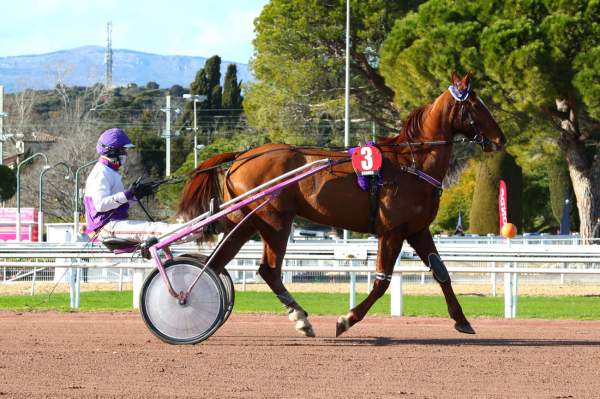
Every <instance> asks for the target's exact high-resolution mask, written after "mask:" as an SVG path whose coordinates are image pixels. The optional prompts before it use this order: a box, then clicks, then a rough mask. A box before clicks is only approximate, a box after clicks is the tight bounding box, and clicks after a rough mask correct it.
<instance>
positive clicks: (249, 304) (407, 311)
mask: <svg viewBox="0 0 600 399" xmlns="http://www.w3.org/2000/svg"><path fill="white" fill-rule="evenodd" d="M365 296H366V295H365V294H358V295H357V297H356V300H357V303H358V302H360V301H361V300H362V299H363V298H365ZM294 297H295V298H296V300H297V301H298V302H299V303H300V304H302V306H303V307H304V308H305V309H306V310H307V311H308V312H309V313H310V314H313V315H341V314H344V313H346V312H347V311H348V303H349V298H348V294H342V293H310V292H300V293H296V294H294ZM458 300H459V302H460V303H461V305H462V307H463V310H464V312H465V315H467V317H477V316H483V317H499V318H501V317H503V316H504V298H503V297H490V296H479V295H458ZM69 301H70V300H69V294H67V293H54V294H52V295H50V296H48V294H39V295H35V296H22V295H9V296H0V309H1V310H13V311H43V310H58V311H69V310H70V309H69ZM80 311H86V312H94V311H133V310H132V292H131V291H123V292H119V291H93V292H82V293H81V308H80ZM234 312H238V313H274V314H277V313H281V314H283V308H282V306H281V304H280V303H279V301H278V300H277V299H276V298H275V296H274V295H273V294H272V293H270V292H256V291H247V292H241V291H239V292H236V301H235V307H234ZM369 314H371V315H375V314H377V315H389V314H390V297H389V295H385V297H384V298H381V299H380V300H379V301H378V302H377V303H376V304H375V306H373V308H372V309H371V311H370V312H369ZM404 315H406V316H438V317H448V312H447V310H446V303H445V301H444V297H443V296H441V295H439V296H437V295H435V296H434V295H405V296H404ZM517 315H518V317H520V318H541V319H600V296H560V297H543V296H520V297H519V302H518V307H517Z"/></svg>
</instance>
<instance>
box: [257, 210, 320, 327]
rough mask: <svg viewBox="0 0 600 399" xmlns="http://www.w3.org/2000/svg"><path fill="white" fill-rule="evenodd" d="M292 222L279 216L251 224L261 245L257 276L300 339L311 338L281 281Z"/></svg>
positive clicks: (304, 317)
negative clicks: (255, 227) (258, 275)
mask: <svg viewBox="0 0 600 399" xmlns="http://www.w3.org/2000/svg"><path fill="white" fill-rule="evenodd" d="M292 220H293V215H291V216H290V215H281V216H280V218H279V219H275V220H270V221H269V222H264V221H263V220H257V221H255V224H256V225H258V226H259V227H258V229H259V231H260V234H261V236H262V238H263V241H264V247H263V248H264V249H263V257H262V262H261V264H260V267H259V268H258V273H259V274H260V276H261V277H262V279H263V280H264V281H265V283H267V285H268V286H269V287H270V288H271V290H272V291H273V293H274V294H275V295H277V299H279V301H280V302H281V303H282V304H283V306H284V307H285V308H286V309H287V312H288V318H289V319H290V320H291V321H293V322H294V327H295V328H296V331H298V332H299V333H300V334H302V335H304V336H307V337H314V336H315V331H314V329H313V327H312V325H311V324H310V322H309V321H308V313H307V312H306V311H305V310H304V309H303V308H302V306H300V304H299V303H298V302H296V300H295V299H294V297H293V296H292V294H290V293H289V291H288V290H287V288H285V285H284V284H283V281H282V280H281V267H282V265H283V258H284V256H285V250H286V248H287V238H288V236H289V234H290V229H291V225H292Z"/></svg>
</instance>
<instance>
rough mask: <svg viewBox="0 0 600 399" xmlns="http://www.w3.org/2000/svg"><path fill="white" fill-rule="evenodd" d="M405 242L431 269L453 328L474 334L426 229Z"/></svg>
mask: <svg viewBox="0 0 600 399" xmlns="http://www.w3.org/2000/svg"><path fill="white" fill-rule="evenodd" d="M407 241H408V243H409V244H410V245H411V246H412V247H413V249H414V250H415V251H416V252H417V254H418V255H419V258H421V260H422V261H423V263H425V265H427V266H428V267H429V268H430V269H431V271H432V273H433V278H435V280H436V281H437V282H438V283H439V284H440V287H441V288H442V292H443V293H444V297H445V298H446V304H447V305H448V313H449V314H450V317H452V318H453V319H454V321H455V324H454V328H456V329H457V330H458V331H460V332H462V333H466V334H475V330H473V327H471V324H470V323H469V321H468V320H467V318H466V317H465V314H464V313H463V311H462V308H461V306H460V304H459V303H458V299H457V298H456V295H455V294H454V290H453V289H452V282H451V281H450V275H449V274H448V270H446V266H445V265H444V262H442V259H441V258H440V255H439V254H438V251H437V248H436V247H435V244H434V243H433V238H432V237H431V233H430V232H429V229H428V228H427V229H424V230H423V231H421V232H419V233H416V234H413V235H412V236H410V237H408V238H407Z"/></svg>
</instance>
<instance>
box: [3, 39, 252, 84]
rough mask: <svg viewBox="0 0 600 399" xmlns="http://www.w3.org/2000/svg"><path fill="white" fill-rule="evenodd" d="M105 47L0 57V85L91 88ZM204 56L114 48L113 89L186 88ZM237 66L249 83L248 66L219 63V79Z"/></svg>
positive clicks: (98, 79)
mask: <svg viewBox="0 0 600 399" xmlns="http://www.w3.org/2000/svg"><path fill="white" fill-rule="evenodd" d="M104 50H105V49H104V47H101V46H81V47H76V48H73V49H65V50H57V51H53V52H50V53H45V54H29V55H18V56H7V57H0V85H4V87H5V90H6V92H8V93H10V92H15V91H20V90H23V89H26V88H31V89H36V90H44V89H52V88H54V87H55V86H56V84H57V83H58V82H60V81H62V82H63V83H64V84H66V85H68V86H91V85H93V84H94V83H97V82H103V81H104V71H105V65H104ZM206 60H207V58H206V57H198V56H190V55H162V54H154V53H147V52H142V51H137V50H129V49H113V73H112V75H113V86H126V85H128V84H130V83H135V84H138V85H145V84H146V83H147V82H149V81H154V82H156V83H158V84H159V85H160V86H161V87H165V88H166V87H171V86H172V85H175V84H178V85H181V86H184V87H188V86H189V85H190V83H191V82H192V81H193V80H194V78H195V75H196V72H197V71H198V70H199V69H201V68H202V67H203V66H204V63H205V62H206ZM229 64H236V66H237V73H238V80H241V81H243V82H247V81H249V80H252V77H251V75H250V71H249V68H248V65H247V64H243V63H239V62H233V61H227V60H222V61H221V79H223V77H224V75H225V71H226V70H227V66H228V65H229Z"/></svg>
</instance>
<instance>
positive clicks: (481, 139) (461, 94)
mask: <svg viewBox="0 0 600 399" xmlns="http://www.w3.org/2000/svg"><path fill="white" fill-rule="evenodd" d="M448 91H449V92H450V94H451V95H452V97H453V98H454V100H456V103H457V104H458V107H459V108H458V118H459V120H460V122H461V123H462V121H465V122H466V123H467V124H468V125H469V127H470V128H471V129H472V132H473V136H472V137H471V138H469V141H470V142H472V143H474V144H478V145H479V146H481V149H482V150H485V148H486V147H488V146H491V145H492V144H493V143H492V141H491V140H490V139H488V138H487V137H485V136H484V135H483V134H482V133H481V129H479V127H478V126H477V124H476V123H475V120H474V119H473V115H472V106H471V103H470V102H469V101H467V100H468V99H469V96H470V95H471V85H470V84H469V85H468V86H467V88H466V89H465V90H460V89H459V88H458V86H456V85H450V86H449V87H448ZM452 122H454V120H453V121H452Z"/></svg>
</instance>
